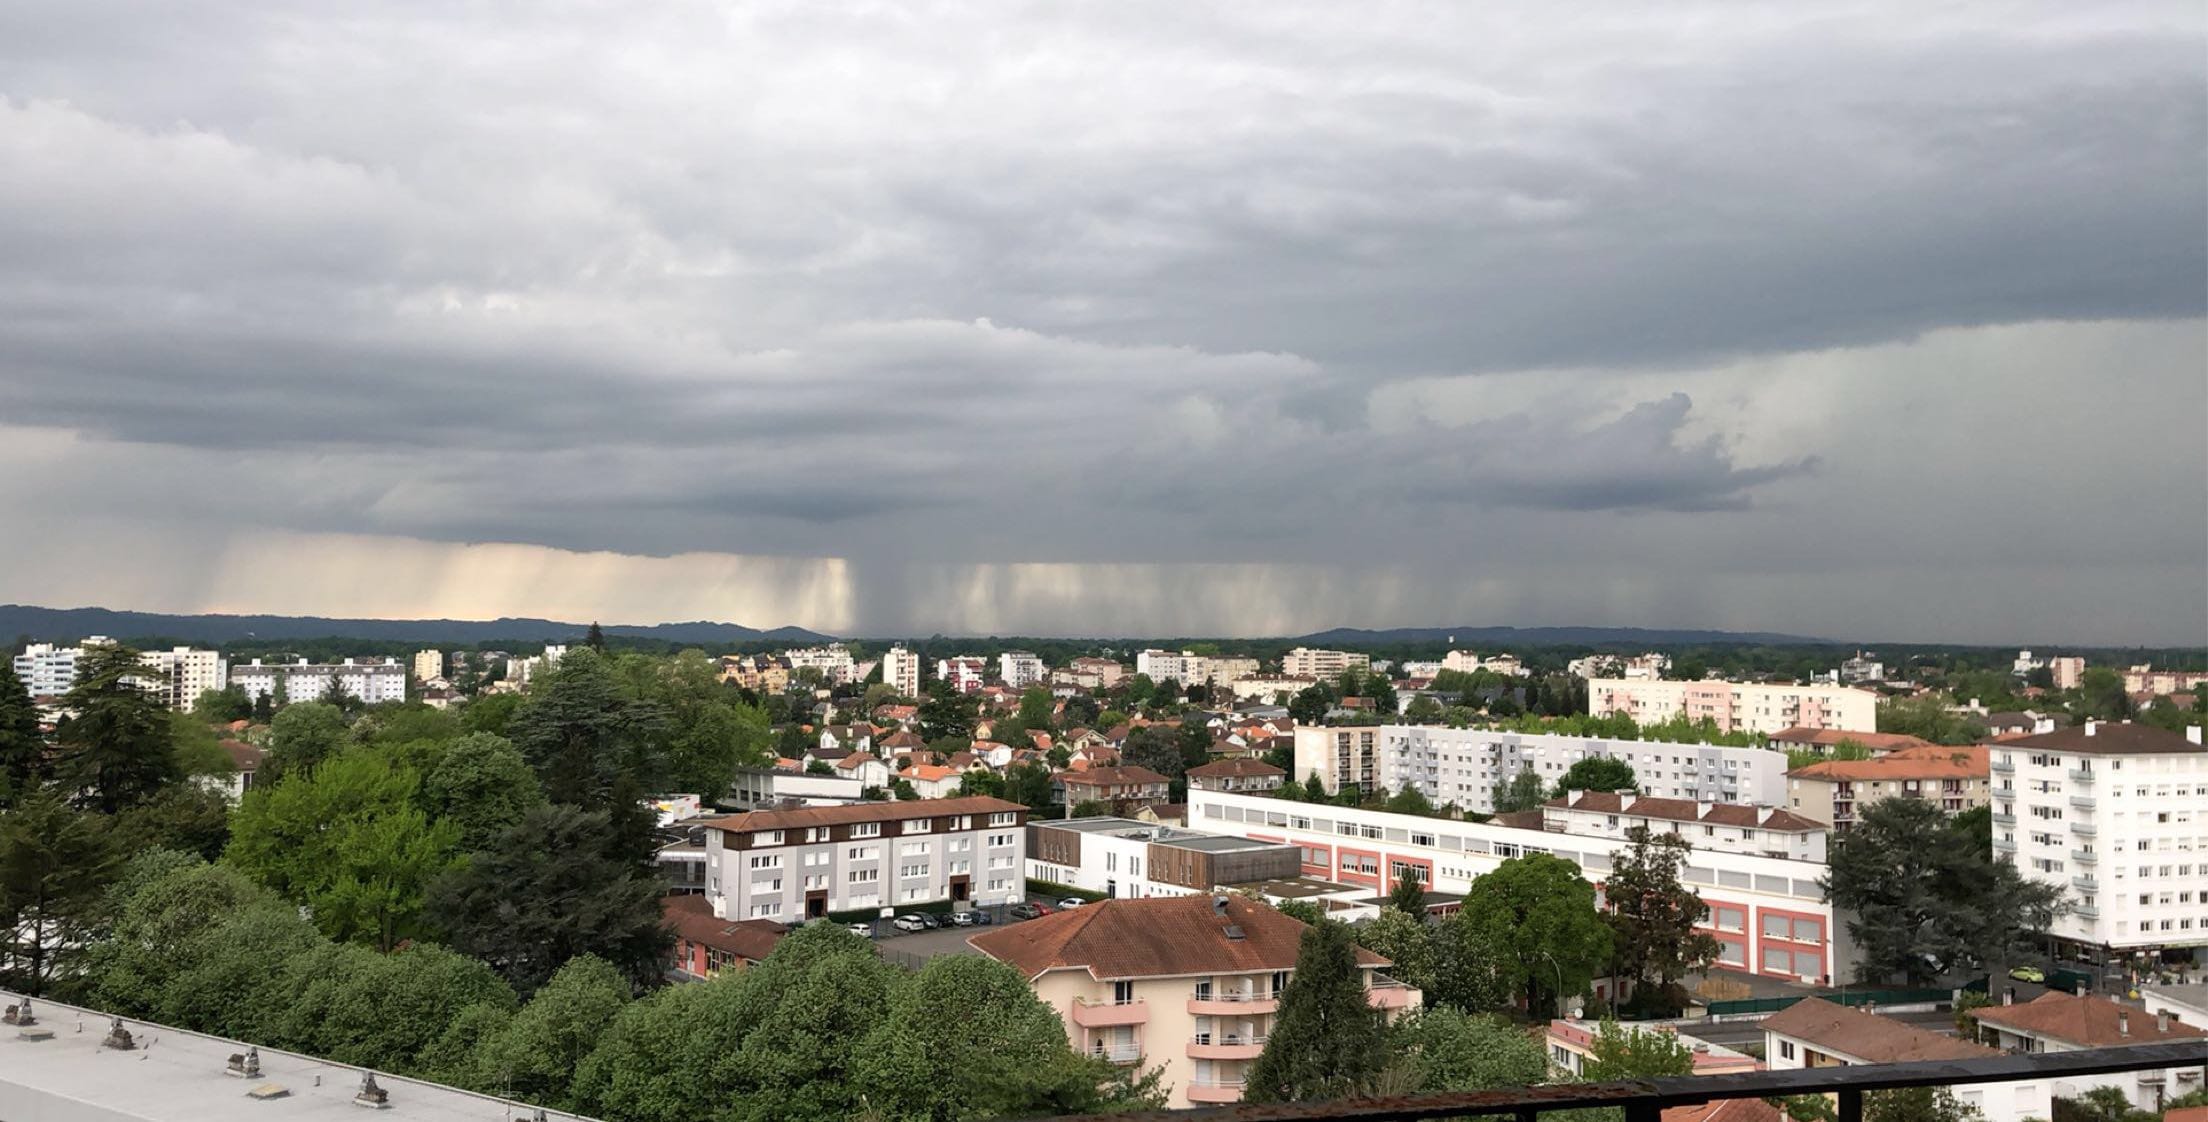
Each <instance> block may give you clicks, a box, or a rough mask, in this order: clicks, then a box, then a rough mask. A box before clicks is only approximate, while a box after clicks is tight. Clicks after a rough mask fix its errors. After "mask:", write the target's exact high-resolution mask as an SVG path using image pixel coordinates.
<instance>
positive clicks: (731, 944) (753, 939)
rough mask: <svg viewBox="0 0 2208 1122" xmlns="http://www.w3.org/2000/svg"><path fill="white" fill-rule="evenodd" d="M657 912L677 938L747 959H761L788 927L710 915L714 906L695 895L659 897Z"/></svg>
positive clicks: (770, 921) (766, 921) (769, 922)
mask: <svg viewBox="0 0 2208 1122" xmlns="http://www.w3.org/2000/svg"><path fill="white" fill-rule="evenodd" d="M660 913H661V914H662V915H664V916H665V917H666V919H667V926H668V927H670V928H672V929H674V932H675V935H676V937H677V938H681V939H686V940H689V941H690V942H692V943H696V944H698V945H699V946H701V947H711V948H712V949H714V950H717V951H724V952H726V953H728V954H732V955H735V956H736V957H738V958H741V959H744V960H746V961H749V962H759V961H762V960H764V959H765V958H766V957H767V955H768V953H769V952H771V951H773V950H774V945H775V944H776V943H779V942H781V941H782V936H784V935H787V934H789V930H790V929H789V928H787V927H784V926H782V925H781V924H779V923H776V922H774V921H773V920H771V919H737V920H730V919H722V918H720V917H718V916H716V915H714V914H713V905H712V904H711V903H710V902H708V901H707V900H706V898H705V897H704V896H700V895H696V894H692V895H688V896H668V897H664V898H662V899H661V901H660Z"/></svg>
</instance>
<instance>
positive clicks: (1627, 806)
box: [1618, 794, 1641, 810]
mask: <svg viewBox="0 0 2208 1122" xmlns="http://www.w3.org/2000/svg"><path fill="white" fill-rule="evenodd" d="M1640 798H1641V797H1640V796H1639V795H1631V794H1628V795H1619V796H1618V809H1619V810H1631V809H1633V804H1634V803H1636V802H1639V801H1640Z"/></svg>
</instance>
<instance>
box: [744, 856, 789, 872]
mask: <svg viewBox="0 0 2208 1122" xmlns="http://www.w3.org/2000/svg"><path fill="white" fill-rule="evenodd" d="M751 867H752V868H754V869H779V868H781V867H782V856H781V855H780V854H771V855H767V856H760V855H758V854H753V855H752V858H751Z"/></svg>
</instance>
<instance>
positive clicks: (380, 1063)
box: [254, 944, 514, 1072]
mask: <svg viewBox="0 0 2208 1122" xmlns="http://www.w3.org/2000/svg"><path fill="white" fill-rule="evenodd" d="M513 1000H514V997H513V991H511V990H509V989H507V988H506V984H505V983H504V982H502V981H500V980H499V978H498V976H497V975H496V974H493V973H492V972H491V971H490V970H489V969H488V968H487V967H485V966H484V965H483V964H482V963H480V962H477V961H475V960H474V959H471V958H469V957H467V956H466V955H461V954H455V953H453V952H452V951H449V950H446V949H445V948H443V947H440V946H435V945H433V944H431V945H419V946H413V947H408V948H406V949H405V950H402V951H399V952H398V953H396V954H389V955H383V954H376V953H374V952H372V951H369V950H368V949H366V948H365V947H358V946H336V945H324V946H319V947H310V948H309V949H308V950H307V951H306V952H305V953H302V954H298V955H294V956H293V957H291V958H290V959H288V960H286V961H285V962H284V963H283V965H282V968H281V969H280V970H278V971H277V972H276V975H275V977H273V978H272V979H270V981H269V982H268V983H267V984H265V985H262V986H258V987H255V991H254V1001H255V1003H256V1004H259V1005H260V1006H261V1007H262V1016H263V1018H264V1024H265V1027H264V1029H263V1032H264V1033H265V1034H266V1035H264V1036H263V1037H262V1039H265V1040H268V1041H270V1042H272V1043H275V1044H277V1045H278V1046H280V1047H286V1048H290V1049H293V1050H296V1051H301V1052H308V1053H312V1054H314V1055H319V1056H327V1057H329V1058H330V1059H333V1060H336V1061H337V1062H339V1063H345V1064H354V1065H358V1066H361V1067H373V1068H380V1069H382V1070H385V1071H400V1072H405V1071H413V1070H417V1069H418V1066H419V1064H420V1062H421V1059H422V1057H423V1055H424V1054H425V1053H427V1052H428V1051H429V1050H430V1049H431V1048H433V1047H434V1046H435V1045H436V1043H437V1041H438V1040H439V1038H440V1037H442V1036H443V1034H444V1032H445V1030H446V1029H447V1028H448V1027H449V1026H450V1025H451V1024H452V1022H453V1020H454V1019H456V1018H457V1017H458V1016H459V1015H460V1013H461V1011H462V1010H465V1009H468V1008H470V1007H472V1006H475V1005H478V1004H484V1003H494V1004H498V1005H502V1006H505V1007H508V1008H511V1007H512V1004H513Z"/></svg>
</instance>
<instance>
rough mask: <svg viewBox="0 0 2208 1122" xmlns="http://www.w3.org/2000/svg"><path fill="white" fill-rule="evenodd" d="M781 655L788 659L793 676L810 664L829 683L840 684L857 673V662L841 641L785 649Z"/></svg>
mask: <svg viewBox="0 0 2208 1122" xmlns="http://www.w3.org/2000/svg"><path fill="white" fill-rule="evenodd" d="M782 657H783V658H786V659H789V660H790V673H791V676H793V677H794V676H796V673H797V672H798V671H800V670H803V669H805V668H806V667H808V666H810V667H812V668H813V669H815V670H818V671H820V676H821V677H822V678H825V679H827V680H828V682H829V684H831V685H838V686H840V685H842V684H844V683H845V682H848V681H850V680H851V679H852V678H853V677H854V676H856V675H857V673H858V663H856V662H854V661H853V660H852V658H851V652H850V650H849V649H847V648H846V647H845V646H844V645H843V644H841V643H830V644H828V645H827V646H825V647H802V648H798V649H795V650H787V651H783V652H782Z"/></svg>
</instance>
